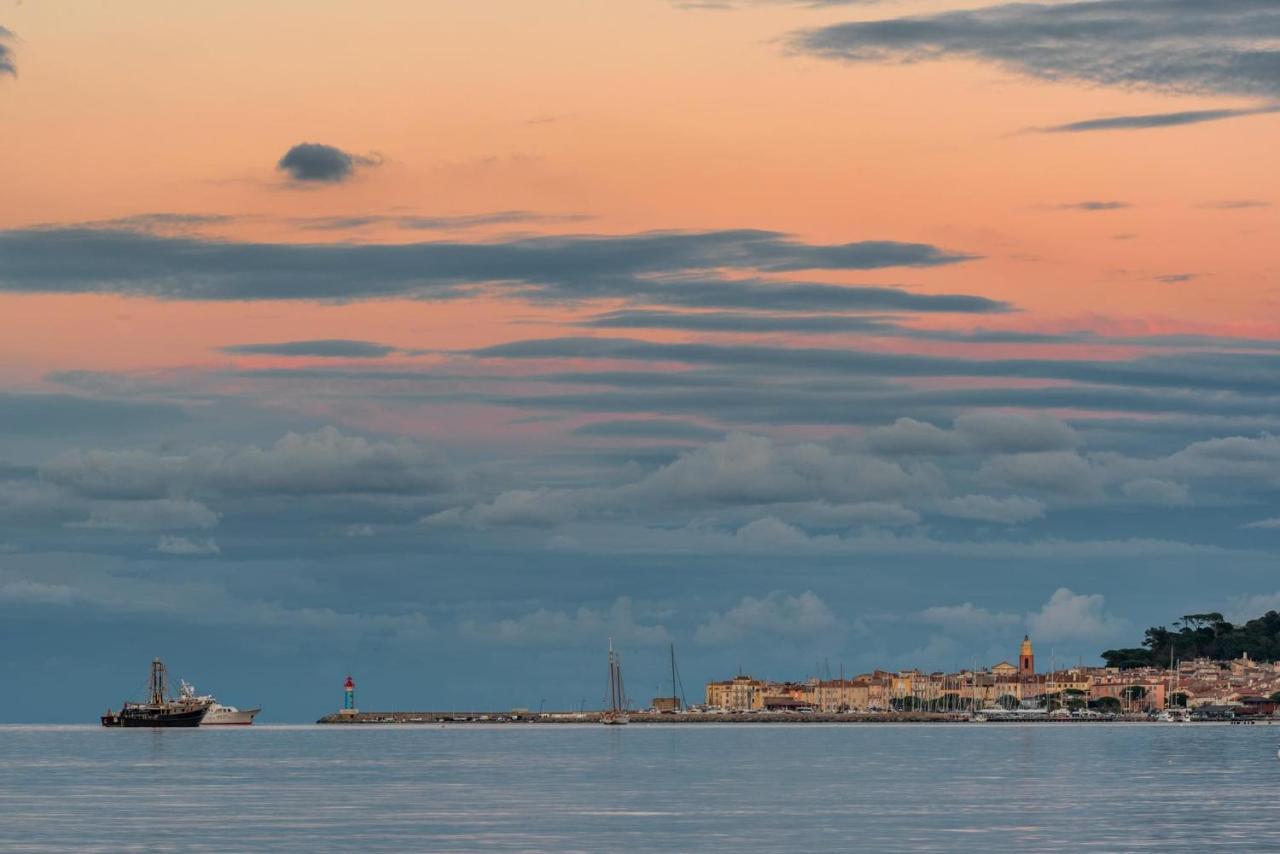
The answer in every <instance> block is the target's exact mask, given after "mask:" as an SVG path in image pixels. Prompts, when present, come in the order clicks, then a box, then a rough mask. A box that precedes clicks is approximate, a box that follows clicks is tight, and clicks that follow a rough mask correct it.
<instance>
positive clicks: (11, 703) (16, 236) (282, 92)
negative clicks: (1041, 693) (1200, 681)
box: [0, 0, 1280, 721]
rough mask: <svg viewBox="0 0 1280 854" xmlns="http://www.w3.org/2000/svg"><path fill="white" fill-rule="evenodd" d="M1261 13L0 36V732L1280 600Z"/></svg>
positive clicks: (729, 3)
mask: <svg viewBox="0 0 1280 854" xmlns="http://www.w3.org/2000/svg"><path fill="white" fill-rule="evenodd" d="M1278 44H1280V0H1218V2H1214V3H1203V2H1191V0H1089V2H1080V0H1057V2H1052V3H1048V4H1044V5H1038V4H1003V3H987V4H983V3H969V2H955V0H945V2H944V0H881V2H874V0H845V1H844V2H842V0H817V2H809V3H806V2H787V0H724V2H715V0H711V2H669V0H613V2H610V3H608V4H603V3H599V2H590V0H543V2H539V3H528V2H526V0H489V2H485V3H474V2H472V3H460V2H446V1H442V2H434V3H418V2H408V0H403V2H400V0H385V2H379V3H354V2H339V1H338V0H309V2H306V3H303V2H301V0H278V2H274V3H270V4H264V3H251V2H239V0H226V2H222V3H219V4H214V5H209V4H172V3H160V2H148V0H125V2H120V3H113V4H101V3H94V2H88V0H66V2H61V3H44V2H37V0H26V2H21V0H19V2H13V0H3V2H0V188H3V200H4V204H2V205H0V643H2V644H3V646H4V649H5V650H6V652H5V654H4V656H3V657H0V681H3V684H5V685H6V687H7V688H8V690H7V691H6V700H5V703H4V704H3V706H0V721H79V720H93V716H94V715H96V714H99V713H100V712H101V711H102V710H103V709H105V708H106V707H107V706H109V705H116V704H118V703H119V702H120V701H121V700H122V699H125V698H127V697H130V696H133V695H136V694H138V693H139V691H140V688H141V685H142V684H143V683H144V681H145V677H146V672H147V666H148V662H149V661H150V659H151V658H152V657H154V656H157V655H159V656H162V657H163V658H164V659H165V660H166V661H167V662H168V663H169V665H170V667H171V669H172V671H173V673H174V675H175V676H182V677H184V678H186V679H188V680H189V681H192V682H194V683H195V684H196V686H197V687H198V688H199V689H200V690H202V691H204V690H208V691H212V692H214V693H216V694H217V695H218V696H219V698H220V699H221V700H222V701H223V702H226V703H235V704H238V705H241V706H248V705H255V704H262V705H263V706H264V707H265V709H266V711H264V712H263V720H275V721H304V720H311V719H314V718H316V717H319V716H320V715H322V714H325V713H327V712H329V711H331V710H333V709H335V708H336V707H337V706H338V704H339V703H340V701H341V690H342V681H343V679H344V678H345V677H346V675H347V674H348V673H350V674H352V675H353V676H354V677H355V678H356V681H357V685H358V689H357V690H358V701H359V704H360V705H361V707H362V708H366V709H396V708H398V709H408V708H417V709H507V708H512V707H527V708H535V707H538V706H545V707H546V708H580V707H586V708H593V707H596V706H598V704H599V703H600V702H601V698H602V696H603V695H604V693H605V692H606V690H607V671H606V663H605V650H606V645H607V643H608V639H609V638H610V637H612V638H613V640H614V643H615V645H616V646H617V647H618V649H619V651H620V654H621V657H622V662H623V673H624V677H625V679H626V681H627V685H628V690H629V693H630V694H631V696H632V698H633V699H634V700H635V701H636V702H637V703H638V704H640V705H643V704H645V703H647V701H648V698H649V697H651V696H653V695H655V694H667V693H669V692H670V685H669V684H664V680H667V679H668V678H669V677H668V676H667V675H666V674H667V670H668V663H667V662H668V648H669V645H671V644H674V646H675V650H676V655H677V658H678V660H679V663H680V670H681V675H682V679H683V682H684V689H685V693H686V694H687V695H688V697H689V698H690V700H691V701H694V700H697V699H700V698H701V694H702V684H703V683H704V682H705V681H707V680H709V679H720V678H727V677H729V676H731V675H733V674H735V673H739V672H744V673H749V674H752V675H756V676H759V677H763V678H772V679H786V678H794V679H802V678H805V677H808V676H814V675H821V676H826V675H828V674H830V675H833V676H834V675H838V674H839V673H840V672H844V673H845V674H847V675H848V674H854V673H859V672H865V671H868V670H871V669H874V668H889V669H896V668H905V667H913V666H914V667H920V668H924V669H929V670H933V669H948V670H949V669H955V668H961V667H971V666H974V665H990V664H993V663H996V662H998V661H1000V660H1003V659H1010V658H1012V657H1014V656H1015V655H1016V653H1017V644H1018V642H1019V641H1020V640H1021V638H1022V635H1023V634H1024V633H1030V634H1031V636H1032V638H1033V640H1034V641H1035V643H1036V650H1037V654H1038V657H1039V662H1040V664H1041V666H1042V667H1043V666H1045V665H1048V664H1051V663H1058V664H1064V663H1076V662H1084V663H1097V662H1098V653H1099V652H1100V651H1102V650H1104V649H1109V648H1114V647H1119V646H1134V645H1137V644H1138V642H1139V641H1140V640H1141V637H1142V631H1143V629H1144V628H1145V627H1147V626H1149V625H1153V624H1169V623H1171V622H1172V621H1173V620H1176V619H1177V618H1178V616H1179V615H1181V614H1185V613H1192V612H1202V611H1206V610H1216V611H1221V612H1223V613H1225V614H1227V615H1228V616H1229V617H1230V618H1232V619H1237V620H1242V619H1245V618H1248V617H1251V616H1257V615H1259V614H1261V613H1263V612H1264V611H1266V610H1269V609H1272V608H1276V607H1280V577H1278V576H1277V569H1280V566H1277V554H1278V551H1277V550H1278V548H1280V502H1278V501H1277V499H1280V276H1278V274H1280V241H1277V239H1276V235H1277V227H1278V226H1280V212H1278V209H1277V204H1280V167H1277V161H1276V158H1275V155H1274V149H1275V145H1276V140H1277V139H1280V135H1278V132H1280V48H1278V47H1277V45H1278Z"/></svg>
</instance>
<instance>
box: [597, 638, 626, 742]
mask: <svg viewBox="0 0 1280 854" xmlns="http://www.w3.org/2000/svg"><path fill="white" fill-rule="evenodd" d="M630 721H631V718H630V716H629V715H628V714H627V696H626V694H625V693H624V692H623V690H622V664H621V662H619V660H618V654H617V653H616V652H614V651H613V638H609V706H608V708H606V709H605V710H604V711H602V712H601V713H600V723H602V724H605V725H607V726H621V725H622V724H626V723H630Z"/></svg>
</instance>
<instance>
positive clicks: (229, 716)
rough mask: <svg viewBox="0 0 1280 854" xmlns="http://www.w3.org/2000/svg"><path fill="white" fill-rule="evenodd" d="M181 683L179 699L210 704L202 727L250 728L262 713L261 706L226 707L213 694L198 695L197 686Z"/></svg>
mask: <svg viewBox="0 0 1280 854" xmlns="http://www.w3.org/2000/svg"><path fill="white" fill-rule="evenodd" d="M181 682H182V687H181V689H180V690H179V692H178V696H179V697H181V698H183V699H186V700H192V701H203V702H207V703H208V704H209V711H208V712H206V713H205V716H204V720H202V721H200V726H249V724H251V723H253V719H254V718H255V717H257V716H258V712H260V711H262V707H261V706H258V707H257V708H253V709H237V708H236V707H235V706H224V705H223V704H222V703H219V702H218V700H217V698H215V697H214V696H213V695H212V694H197V693H196V689H195V686H194V685H192V684H191V683H190V682H188V681H187V680H185V679H183V680H181Z"/></svg>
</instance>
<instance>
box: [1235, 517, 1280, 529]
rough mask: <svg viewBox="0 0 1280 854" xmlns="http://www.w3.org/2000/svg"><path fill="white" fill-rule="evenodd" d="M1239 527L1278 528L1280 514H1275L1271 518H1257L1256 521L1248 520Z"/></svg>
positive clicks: (1279, 525) (1279, 526)
mask: <svg viewBox="0 0 1280 854" xmlns="http://www.w3.org/2000/svg"><path fill="white" fill-rule="evenodd" d="M1240 527H1242V528H1262V529H1272V528H1280V516H1276V517H1274V518H1272V519H1259V520H1258V521H1256V522H1249V523H1248V524H1245V525H1241V526H1240Z"/></svg>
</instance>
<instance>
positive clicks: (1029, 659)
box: [1018, 635, 1036, 676]
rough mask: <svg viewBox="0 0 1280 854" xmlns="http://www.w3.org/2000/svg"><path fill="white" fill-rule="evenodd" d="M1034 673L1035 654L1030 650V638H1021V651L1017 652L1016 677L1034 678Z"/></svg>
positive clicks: (1024, 636) (1026, 636)
mask: <svg viewBox="0 0 1280 854" xmlns="http://www.w3.org/2000/svg"><path fill="white" fill-rule="evenodd" d="M1035 673H1036V654H1035V653H1034V652H1032V650H1031V636H1030V635H1023V636H1022V649H1020V650H1019V651H1018V675H1019V676H1034V675H1035Z"/></svg>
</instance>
